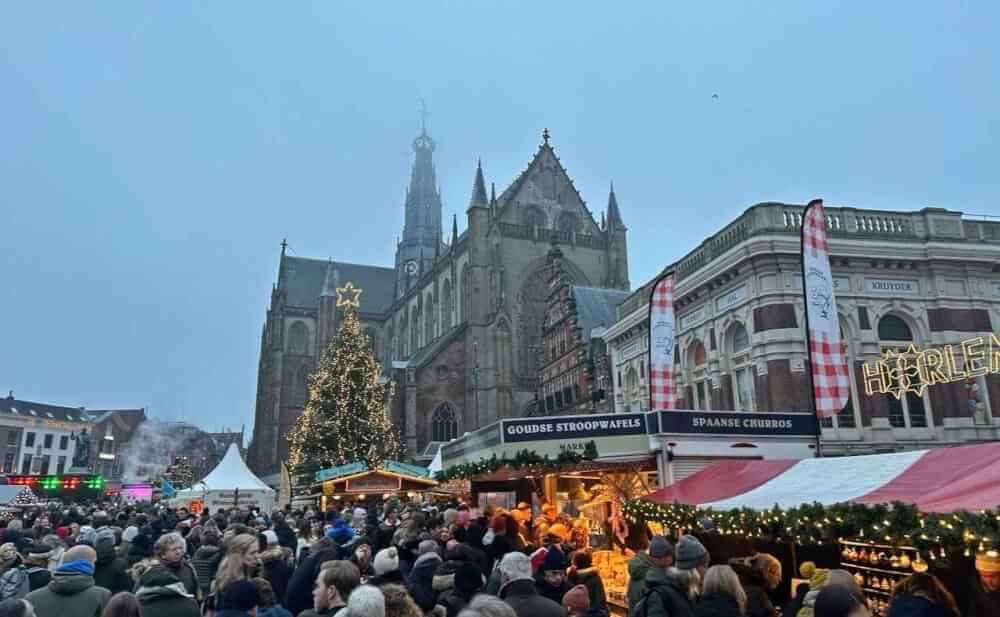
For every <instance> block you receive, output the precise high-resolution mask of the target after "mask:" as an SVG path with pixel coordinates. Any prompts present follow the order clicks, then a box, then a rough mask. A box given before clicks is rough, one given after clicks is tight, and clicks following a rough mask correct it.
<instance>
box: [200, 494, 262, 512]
mask: <svg viewBox="0 0 1000 617" xmlns="http://www.w3.org/2000/svg"><path fill="white" fill-rule="evenodd" d="M203 505H204V507H206V508H209V509H210V510H211V511H212V512H216V511H218V510H220V509H227V508H232V507H234V506H236V507H239V508H244V507H246V508H247V509H249V508H260V509H261V510H263V511H265V512H270V511H271V508H272V507H273V505H274V493H271V492H268V491H250V490H247V491H240V492H239V495H237V493H236V491H208V492H207V493H205V497H204V503H203Z"/></svg>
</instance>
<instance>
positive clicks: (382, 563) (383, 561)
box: [372, 546, 399, 576]
mask: <svg viewBox="0 0 1000 617" xmlns="http://www.w3.org/2000/svg"><path fill="white" fill-rule="evenodd" d="M372 567H373V568H375V576H382V575H383V574H385V573H386V572H392V571H393V570H398V569H399V553H398V552H397V551H396V547H395V546H390V547H389V548H384V549H382V550H380V551H379V552H378V553H376V555H375V560H374V561H373V562H372Z"/></svg>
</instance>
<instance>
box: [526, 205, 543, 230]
mask: <svg viewBox="0 0 1000 617" xmlns="http://www.w3.org/2000/svg"><path fill="white" fill-rule="evenodd" d="M521 216H522V220H523V221H524V224H525V225H527V226H528V227H537V228H539V229H544V228H545V227H548V218H547V217H546V216H545V213H544V212H542V209H541V208H539V207H538V206H528V207H526V208H525V209H524V213H523V214H522V215H521Z"/></svg>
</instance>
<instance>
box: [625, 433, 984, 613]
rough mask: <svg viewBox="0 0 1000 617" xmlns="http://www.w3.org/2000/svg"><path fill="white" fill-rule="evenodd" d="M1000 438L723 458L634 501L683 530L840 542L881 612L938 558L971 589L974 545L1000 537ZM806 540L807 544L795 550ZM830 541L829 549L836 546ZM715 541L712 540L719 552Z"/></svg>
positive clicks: (640, 515) (959, 591)
mask: <svg viewBox="0 0 1000 617" xmlns="http://www.w3.org/2000/svg"><path fill="white" fill-rule="evenodd" d="M998 504H1000V443H986V444H977V445H970V446H961V447H954V448H940V449H936V450H919V451H913V452H898V453H892V454H880V455H868V456H854V457H843V458H826V459H807V460H801V461H724V462H720V463H716V464H714V465H712V466H711V467H708V468H706V469H704V470H702V471H701V472H699V473H697V474H694V475H692V476H690V477H688V478H686V479H684V480H681V481H680V482H677V483H675V484H673V485H671V486H668V487H666V488H664V489H661V490H659V491H656V492H654V493H651V494H650V495H648V496H646V497H645V498H644V499H641V500H636V501H633V502H630V503H629V504H628V505H627V506H626V514H627V516H628V518H629V519H630V520H632V521H635V522H651V523H654V524H657V525H660V526H662V527H663V528H664V529H665V530H666V531H668V532H672V533H674V534H680V533H685V532H686V533H696V534H701V535H710V536H711V535H714V536H723V537H726V536H730V537H741V538H749V539H751V540H752V541H754V542H772V543H773V542H775V541H778V542H784V543H785V544H786V545H787V546H789V547H790V549H791V551H790V561H791V563H788V564H786V569H787V570H786V571H787V572H795V571H796V570H797V569H798V568H797V563H798V562H801V561H802V560H803V557H802V552H803V551H804V550H806V547H816V546H825V547H827V548H828V549H830V548H832V549H834V550H835V556H836V563H833V564H828V565H836V566H839V567H842V568H844V569H846V570H848V571H849V572H851V573H852V574H853V575H854V577H855V580H856V581H857V582H858V584H859V586H860V587H862V589H863V590H864V592H865V595H866V596H867V597H868V599H869V602H870V605H871V607H872V608H873V609H874V610H873V612H874V613H875V614H883V613H884V611H885V609H886V607H887V605H888V600H889V597H890V594H891V590H892V586H893V585H894V584H895V583H896V582H898V581H900V580H902V579H903V578H905V577H906V576H908V575H910V574H912V573H913V572H919V571H926V570H928V569H929V570H931V571H932V572H934V573H935V574H936V575H937V576H938V577H939V578H940V579H941V580H942V581H944V582H945V584H946V585H947V586H948V587H949V588H950V589H951V590H952V592H953V593H954V595H955V596H956V597H958V598H960V599H961V598H963V597H965V596H967V595H968V593H969V591H968V590H969V587H970V581H972V580H974V578H975V576H974V570H973V567H972V563H973V561H974V559H975V557H976V555H977V554H978V555H983V554H989V553H991V552H993V553H995V552H996V551H997V550H998V548H1000V514H997V513H996V512H994V511H992V510H990V508H996V506H997V505H998ZM796 551H798V552H796ZM827 552H828V553H829V551H827ZM714 556H715V553H714V552H713V557H714Z"/></svg>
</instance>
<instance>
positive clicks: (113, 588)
mask: <svg viewBox="0 0 1000 617" xmlns="http://www.w3.org/2000/svg"><path fill="white" fill-rule="evenodd" d="M96 550H97V563H96V564H95V566H94V584H96V585H97V586H98V587H104V588H105V589H107V590H108V591H110V592H111V595H114V594H116V593H119V592H121V591H131V590H132V587H133V585H132V579H131V578H130V577H129V575H128V564H126V562H125V560H124V559H122V558H121V557H119V556H118V553H117V552H116V551H115V532H114V531H113V530H112V529H111V528H110V527H101V528H100V529H98V530H97V546H96Z"/></svg>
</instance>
